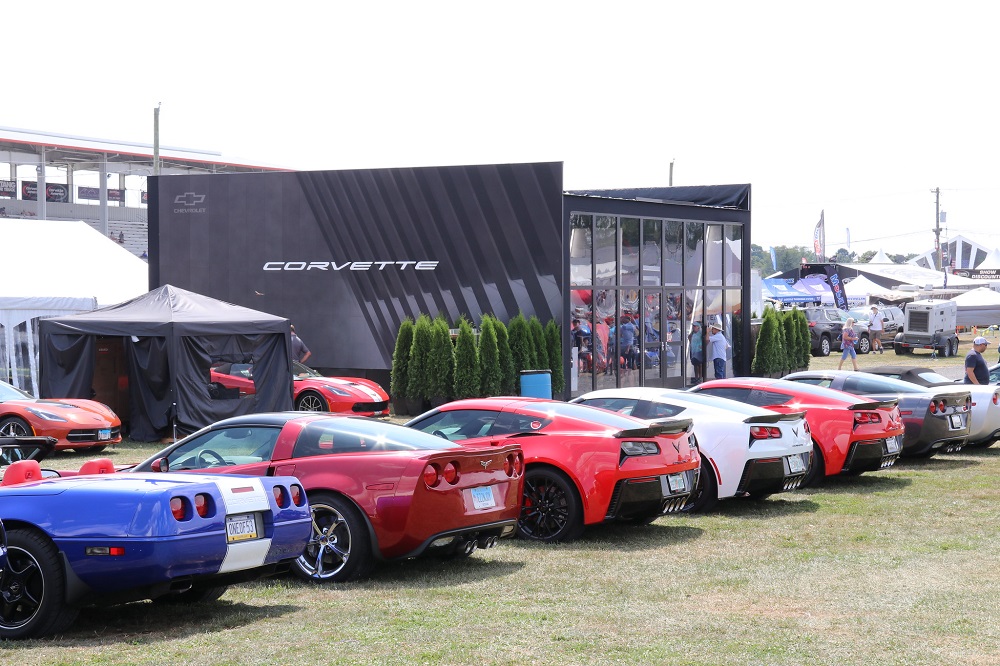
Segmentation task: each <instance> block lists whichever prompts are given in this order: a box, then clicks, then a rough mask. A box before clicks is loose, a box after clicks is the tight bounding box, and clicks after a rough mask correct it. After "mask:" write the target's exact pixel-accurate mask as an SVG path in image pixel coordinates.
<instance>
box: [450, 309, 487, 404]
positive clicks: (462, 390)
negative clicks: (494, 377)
mask: <svg viewBox="0 0 1000 666" xmlns="http://www.w3.org/2000/svg"><path fill="white" fill-rule="evenodd" d="M479 388H480V367H479V352H478V351H477V350H476V334H475V332H474V331H473V330H472V325H471V324H469V320H468V319H466V318H465V316H464V315H463V316H462V317H461V318H460V319H459V320H458V338H457V339H456V340H455V389H454V391H452V395H453V396H454V397H455V399H456V400H460V399H462V398H478V397H479Z"/></svg>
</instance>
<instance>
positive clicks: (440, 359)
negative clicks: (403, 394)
mask: <svg viewBox="0 0 1000 666" xmlns="http://www.w3.org/2000/svg"><path fill="white" fill-rule="evenodd" d="M432 328H433V331H434V334H433V336H432V337H431V354H430V359H431V360H430V365H429V369H430V375H429V376H428V379H427V383H428V390H429V391H430V395H429V396H428V397H429V398H433V399H438V400H440V399H445V400H450V399H451V397H452V392H453V391H454V389H455V345H454V344H452V342H451V330H450V328H449V326H448V321H447V320H446V319H445V318H444V315H440V314H439V315H438V316H437V317H436V318H435V319H434V323H433V326H432Z"/></svg>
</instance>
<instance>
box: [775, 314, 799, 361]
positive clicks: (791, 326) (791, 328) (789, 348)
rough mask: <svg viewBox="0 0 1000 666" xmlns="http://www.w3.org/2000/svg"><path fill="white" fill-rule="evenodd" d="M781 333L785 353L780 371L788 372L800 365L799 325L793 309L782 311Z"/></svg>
mask: <svg viewBox="0 0 1000 666" xmlns="http://www.w3.org/2000/svg"><path fill="white" fill-rule="evenodd" d="M781 333H782V342H783V343H784V346H785V353H784V354H782V356H781V360H782V367H781V368H780V370H779V372H782V373H783V374H788V373H789V372H791V371H792V370H793V369H795V368H798V367H799V366H798V363H799V325H798V321H797V317H796V316H795V312H794V311H793V310H789V311H788V312H783V313H782V315H781Z"/></svg>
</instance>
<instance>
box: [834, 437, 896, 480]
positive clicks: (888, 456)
mask: <svg viewBox="0 0 1000 666" xmlns="http://www.w3.org/2000/svg"><path fill="white" fill-rule="evenodd" d="M902 450H903V447H902V446H900V447H899V450H898V451H895V452H890V451H889V449H888V444H887V442H886V440H885V439H865V440H858V441H856V442H851V448H850V450H849V451H848V452H847V458H845V459H844V467H843V469H842V471H844V472H854V473H856V472H870V471H873V470H879V469H886V468H887V467H892V466H893V465H894V464H895V462H896V460H898V459H899V454H900V453H901V452H902Z"/></svg>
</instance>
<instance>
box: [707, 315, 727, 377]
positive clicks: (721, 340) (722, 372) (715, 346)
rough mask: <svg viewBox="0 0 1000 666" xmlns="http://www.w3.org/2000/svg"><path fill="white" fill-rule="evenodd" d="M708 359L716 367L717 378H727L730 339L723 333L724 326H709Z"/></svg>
mask: <svg viewBox="0 0 1000 666" xmlns="http://www.w3.org/2000/svg"><path fill="white" fill-rule="evenodd" d="M708 330H709V333H710V335H709V336H708V360H710V361H711V362H712V366H713V367H714V368H715V378H716V379H725V378H726V350H727V349H729V340H727V339H726V336H725V335H724V334H723V333H722V327H721V326H719V325H718V324H712V325H711V326H709V327H708Z"/></svg>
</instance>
